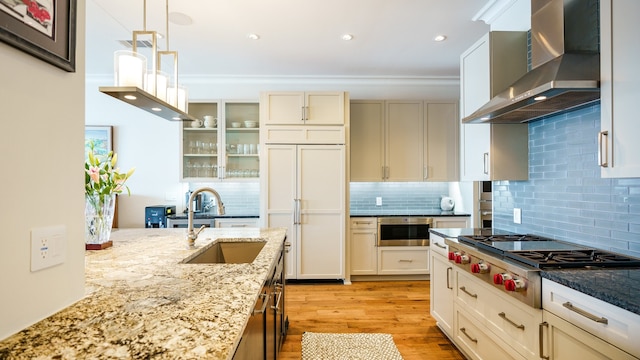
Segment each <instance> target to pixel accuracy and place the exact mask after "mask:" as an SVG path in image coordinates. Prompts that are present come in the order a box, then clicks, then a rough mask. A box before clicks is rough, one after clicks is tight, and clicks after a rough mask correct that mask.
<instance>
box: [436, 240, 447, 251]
mask: <svg viewBox="0 0 640 360" xmlns="http://www.w3.org/2000/svg"><path fill="white" fill-rule="evenodd" d="M434 244H435V245H436V246H437V247H439V248H440V249H446V248H447V246H446V245H440V243H437V242H434Z"/></svg>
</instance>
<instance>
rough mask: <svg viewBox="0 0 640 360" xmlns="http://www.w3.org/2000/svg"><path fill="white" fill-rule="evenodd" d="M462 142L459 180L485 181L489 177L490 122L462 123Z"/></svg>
mask: <svg viewBox="0 0 640 360" xmlns="http://www.w3.org/2000/svg"><path fill="white" fill-rule="evenodd" d="M460 136H461V143H462V147H463V149H462V158H461V164H460V165H461V172H462V174H461V176H460V178H461V180H463V181H487V180H489V179H490V177H489V161H490V160H491V159H490V157H489V156H490V154H489V149H490V147H491V125H490V124H463V125H462V126H461V128H460Z"/></svg>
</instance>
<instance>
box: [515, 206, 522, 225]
mask: <svg viewBox="0 0 640 360" xmlns="http://www.w3.org/2000/svg"><path fill="white" fill-rule="evenodd" d="M513 222H514V223H515V224H522V210H521V209H519V208H513Z"/></svg>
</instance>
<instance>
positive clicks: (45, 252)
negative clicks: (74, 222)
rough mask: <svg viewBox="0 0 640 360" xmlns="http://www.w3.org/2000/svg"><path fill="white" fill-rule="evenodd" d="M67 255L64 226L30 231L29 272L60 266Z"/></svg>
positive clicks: (65, 229)
mask: <svg viewBox="0 0 640 360" xmlns="http://www.w3.org/2000/svg"><path fill="white" fill-rule="evenodd" d="M66 253H67V228H66V227H65V226H64V225H58V226H48V227H42V228H35V229H31V271H32V272H33V271H38V270H42V269H45V268H48V267H51V266H54V265H58V264H62V263H63V262H64V260H65V257H66V255H65V254H66Z"/></svg>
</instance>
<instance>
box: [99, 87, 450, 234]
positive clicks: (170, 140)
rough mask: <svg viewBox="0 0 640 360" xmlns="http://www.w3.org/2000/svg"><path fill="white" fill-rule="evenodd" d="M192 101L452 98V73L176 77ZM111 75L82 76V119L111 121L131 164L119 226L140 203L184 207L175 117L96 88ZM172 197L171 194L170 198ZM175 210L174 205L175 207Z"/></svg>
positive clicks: (132, 218)
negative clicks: (304, 95)
mask: <svg viewBox="0 0 640 360" xmlns="http://www.w3.org/2000/svg"><path fill="white" fill-rule="evenodd" d="M181 78H182V82H184V84H185V85H186V86H187V87H188V90H189V98H190V99H191V100H192V101H205V100H209V101H212V100H220V99H225V100H227V99H242V100H254V101H258V99H259V94H260V92H261V91H268V90H307V91H314V90H316V91H320V90H343V91H349V92H350V96H351V98H352V99H434V100H441V99H457V98H458V97H459V91H460V90H459V82H458V80H457V79H427V78H422V79H380V78H376V79H365V78H310V77H300V78H298V77H288V78H259V79H256V78H243V77H229V78H217V77H207V76H201V77H197V78H195V77H181ZM112 82H113V80H112V78H111V77H101V78H100V77H89V76H88V77H87V86H86V123H87V125H112V126H114V150H115V151H116V153H117V154H118V164H119V166H120V168H121V169H123V170H127V169H129V168H131V167H135V168H136V171H135V173H134V175H133V176H132V177H131V179H130V180H129V181H128V182H127V184H128V185H129V188H130V189H131V196H130V197H128V196H126V195H124V196H120V197H119V199H118V201H119V204H118V225H119V227H120V228H131V227H143V226H144V208H145V207H146V206H151V205H176V208H177V209H180V208H183V207H184V192H185V191H186V190H187V185H186V184H181V183H180V182H179V180H178V179H179V168H180V163H179V160H180V159H179V152H180V147H179V126H180V125H179V123H177V122H169V121H167V120H163V119H161V118H159V117H156V116H154V115H151V114H149V113H147V112H145V111H142V110H139V109H136V108H134V107H132V106H129V105H127V104H125V103H123V102H121V101H119V100H115V99H113V98H111V97H110V96H108V95H105V94H102V93H100V92H99V91H98V87H99V86H111V85H112ZM172 198H174V199H175V200H171V199H172ZM178 211H179V210H178Z"/></svg>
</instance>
